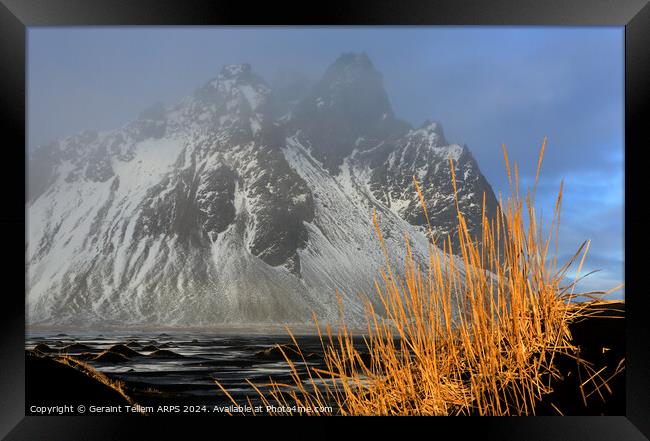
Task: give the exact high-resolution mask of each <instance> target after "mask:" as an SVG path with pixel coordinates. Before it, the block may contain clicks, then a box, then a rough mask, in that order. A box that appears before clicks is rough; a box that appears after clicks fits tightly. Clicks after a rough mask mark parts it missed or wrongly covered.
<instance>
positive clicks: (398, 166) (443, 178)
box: [370, 122, 497, 246]
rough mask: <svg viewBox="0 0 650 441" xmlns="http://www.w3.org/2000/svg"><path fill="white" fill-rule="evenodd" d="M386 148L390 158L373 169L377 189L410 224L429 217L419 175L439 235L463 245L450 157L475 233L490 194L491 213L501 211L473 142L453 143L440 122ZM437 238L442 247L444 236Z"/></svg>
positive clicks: (423, 222)
mask: <svg viewBox="0 0 650 441" xmlns="http://www.w3.org/2000/svg"><path fill="white" fill-rule="evenodd" d="M383 153H384V155H385V159H384V160H383V162H381V163H380V165H378V166H377V167H376V168H374V170H373V173H372V178H371V184H370V186H371V189H372V191H373V194H374V195H375V197H376V198H377V199H379V200H381V201H382V202H384V203H385V204H387V205H388V206H390V207H391V208H394V209H396V210H397V211H398V213H399V215H400V216H401V217H403V218H404V219H406V220H407V221H408V222H409V223H411V224H413V225H423V226H426V225H427V221H426V216H425V214H424V210H423V209H422V206H421V203H420V200H419V197H418V195H417V192H416V189H415V185H414V183H413V177H414V176H415V178H416V179H417V181H418V184H419V186H420V189H421V191H422V194H423V196H424V198H425V202H426V206H427V212H428V215H429V220H430V222H431V226H432V230H433V233H434V236H436V237H437V238H438V239H444V238H445V237H447V236H451V239H452V243H453V244H454V245H456V246H458V231H457V225H458V219H457V215H456V206H455V202H454V190H453V184H452V174H451V168H450V167H451V166H450V159H451V161H452V163H453V167H454V173H455V177H456V187H457V195H458V204H459V208H460V210H461V212H462V213H463V215H464V216H465V217H466V219H467V221H468V228H469V230H470V233H472V234H474V235H475V236H477V235H478V234H479V233H480V228H481V216H482V211H483V197H484V196H485V205H486V215H487V216H488V217H489V218H491V217H493V216H494V214H495V213H496V207H497V201H496V197H495V196H494V192H493V191H492V188H491V187H490V185H489V184H488V182H487V180H486V179H485V177H484V176H483V175H482V174H481V172H480V170H479V168H478V164H477V163H476V160H475V159H474V158H473V156H472V154H471V153H470V151H469V150H468V149H467V147H460V146H457V145H456V146H454V145H452V146H449V145H448V143H447V141H446V140H445V137H444V134H443V132H442V128H441V126H440V125H439V124H437V123H432V122H426V123H425V124H424V125H423V126H422V127H421V128H420V129H418V130H411V131H409V132H408V133H407V135H406V136H404V137H403V138H400V139H399V140H397V141H396V142H394V143H391V145H390V148H389V149H388V150H384V152H383ZM375 161H376V159H375ZM434 239H435V238H434ZM436 243H437V244H438V245H439V246H442V243H441V242H440V241H436Z"/></svg>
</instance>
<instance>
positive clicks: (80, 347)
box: [61, 343, 93, 352]
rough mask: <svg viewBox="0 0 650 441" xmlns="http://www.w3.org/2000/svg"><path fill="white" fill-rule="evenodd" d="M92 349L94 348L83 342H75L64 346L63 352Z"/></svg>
mask: <svg viewBox="0 0 650 441" xmlns="http://www.w3.org/2000/svg"><path fill="white" fill-rule="evenodd" d="M92 349H93V348H91V347H90V346H88V345H85V344H83V343H73V344H71V345H68V346H64V347H62V348H61V352H83V351H90V350H92Z"/></svg>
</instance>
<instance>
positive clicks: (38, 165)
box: [26, 54, 496, 327]
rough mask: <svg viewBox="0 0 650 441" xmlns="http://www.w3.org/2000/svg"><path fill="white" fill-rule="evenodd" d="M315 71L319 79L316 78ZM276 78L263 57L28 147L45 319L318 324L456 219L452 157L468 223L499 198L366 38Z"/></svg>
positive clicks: (31, 233) (33, 239) (473, 226)
mask: <svg viewBox="0 0 650 441" xmlns="http://www.w3.org/2000/svg"><path fill="white" fill-rule="evenodd" d="M303 84H304V82H303ZM288 88H290V86H288V85H287V84H285V85H284V87H283V89H282V90H280V91H279V92H278V93H276V92H274V90H272V89H271V87H270V86H269V85H268V84H267V83H266V82H265V81H264V80H263V79H262V78H261V77H259V76H258V75H256V74H255V73H254V72H253V70H252V68H251V66H250V65H248V64H240V65H230V66H226V67H224V68H223V69H222V70H221V72H220V73H219V74H218V75H217V76H216V77H215V78H213V79H212V80H210V81H208V82H207V83H206V84H204V85H203V86H202V87H200V88H198V89H197V90H196V91H195V92H194V93H193V94H192V95H191V96H189V97H187V98H185V99H183V100H182V101H181V102H179V103H177V104H175V105H171V106H165V105H162V104H156V105H154V106H152V107H150V108H149V109H146V110H145V111H143V112H142V113H141V114H140V115H139V117H138V118H137V119H136V120H135V121H133V122H131V123H129V124H127V125H125V126H124V127H122V128H120V129H117V130H114V131H109V132H102V133H97V132H93V131H84V132H81V133H78V134H76V135H73V136H70V137H67V138H65V139H62V140H59V141H56V142H53V143H51V144H49V145H46V146H43V147H41V148H39V149H37V150H35V151H34V152H33V153H32V155H31V157H30V159H29V182H28V185H29V192H28V200H27V201H26V204H27V214H28V236H27V253H26V254H27V255H26V271H27V281H28V295H27V320H28V323H29V324H31V325H42V326H51V325H74V326H94V325H98V324H100V325H103V326H179V327H181V326H213V325H222V324H238V325H243V326H246V325H256V324H277V323H307V322H310V321H311V317H312V312H314V313H315V314H316V316H317V317H318V318H319V319H321V320H325V321H332V320H336V319H337V318H338V311H339V308H338V301H337V298H336V295H335V293H336V291H337V290H338V291H339V293H340V294H341V297H342V300H343V303H344V306H345V311H346V318H348V319H350V320H355V319H358V318H359V317H361V315H362V312H363V307H362V302H361V301H360V299H359V294H360V293H365V294H368V295H372V294H373V292H374V288H373V282H374V280H375V279H376V278H377V276H378V270H379V268H380V267H381V266H382V265H383V264H384V263H385V260H384V255H383V254H382V250H381V249H380V246H379V241H378V240H377V237H376V233H375V231H374V227H373V223H372V213H373V211H374V210H376V212H377V214H378V219H379V224H380V227H381V229H382V232H383V233H384V237H385V240H386V244H387V248H388V250H389V259H390V260H391V262H393V263H397V264H398V265H399V263H400V262H402V261H403V258H404V255H405V252H406V248H405V244H404V236H405V235H407V236H409V238H410V240H411V244H412V247H413V252H414V255H415V258H416V259H418V260H419V261H421V262H426V256H427V255H428V247H429V238H427V236H426V234H425V232H426V229H425V228H424V225H425V222H426V221H425V219H424V216H423V213H422V209H421V207H420V204H419V199H418V196H417V194H416V193H415V190H414V186H413V183H412V176H413V175H415V176H417V178H418V180H419V181H420V183H421V186H422V189H423V192H424V194H425V196H426V203H427V207H428V209H429V213H430V219H431V222H432V225H433V227H434V230H435V233H436V236H439V237H445V236H446V235H448V234H449V235H451V237H452V240H454V241H455V240H456V237H455V233H454V213H455V208H454V204H453V192H452V188H451V180H450V172H449V164H448V160H449V159H448V158H450V157H451V158H452V160H453V163H454V166H455V167H456V175H457V179H458V186H459V197H460V207H461V210H462V211H463V212H464V213H465V214H466V215H467V216H468V224H469V228H470V230H473V231H477V229H478V227H479V225H480V216H481V207H482V200H483V195H484V194H485V197H486V201H487V208H488V214H490V213H493V212H494V209H495V207H496V199H495V197H494V194H493V192H492V190H491V188H490V185H489V184H488V183H487V181H486V180H485V178H484V177H483V175H482V174H481V172H480V170H479V168H478V165H477V163H476V161H475V160H474V158H473V157H472V155H471V153H470V151H469V150H468V149H467V147H461V146H459V145H456V144H449V143H448V142H447V141H446V139H445V137H444V135H443V132H442V128H441V126H440V125H439V124H437V123H432V122H426V123H425V124H424V125H422V126H421V127H419V128H417V129H416V128H413V127H411V126H410V125H409V124H408V123H406V122H404V121H401V120H399V119H397V118H396V117H395V115H394V114H393V111H392V108H391V105H390V102H389V99H388V95H387V93H386V91H385V90H384V87H383V80H382V76H381V74H380V73H379V72H378V71H377V70H376V69H375V68H374V66H373V64H372V62H371V61H370V59H369V58H368V57H367V56H366V55H365V54H344V55H342V56H341V57H340V58H338V59H337V60H336V61H335V62H334V63H333V64H332V65H331V66H330V67H329V68H328V69H327V71H326V72H325V74H324V76H323V77H322V79H321V80H320V81H318V82H317V83H316V84H314V85H313V86H312V87H310V88H307V87H305V89H304V90H301V92H300V93H299V94H295V95H291V94H290V93H289V91H288Z"/></svg>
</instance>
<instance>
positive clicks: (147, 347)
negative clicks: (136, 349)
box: [140, 345, 158, 352]
mask: <svg viewBox="0 0 650 441" xmlns="http://www.w3.org/2000/svg"><path fill="white" fill-rule="evenodd" d="M140 350H141V351H143V352H151V351H157V350H158V348H157V347H156V346H154V345H147V346H145V347H144V348H142V349H140Z"/></svg>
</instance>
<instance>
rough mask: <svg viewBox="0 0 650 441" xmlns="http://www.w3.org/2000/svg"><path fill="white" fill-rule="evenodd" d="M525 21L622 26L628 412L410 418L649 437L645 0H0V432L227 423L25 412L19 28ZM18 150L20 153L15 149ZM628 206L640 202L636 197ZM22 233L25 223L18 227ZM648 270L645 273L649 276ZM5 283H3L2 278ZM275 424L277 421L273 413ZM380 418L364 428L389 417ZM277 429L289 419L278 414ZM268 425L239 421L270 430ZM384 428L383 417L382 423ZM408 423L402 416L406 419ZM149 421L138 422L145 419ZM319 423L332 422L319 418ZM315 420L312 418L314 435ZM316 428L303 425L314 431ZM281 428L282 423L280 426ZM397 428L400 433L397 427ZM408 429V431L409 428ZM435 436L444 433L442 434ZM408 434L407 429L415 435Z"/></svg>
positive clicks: (68, 434) (510, 434) (648, 12)
mask: <svg viewBox="0 0 650 441" xmlns="http://www.w3.org/2000/svg"><path fill="white" fill-rule="evenodd" d="M236 24H241V25H271V24H273V25H320V26H324V25H325V26H326V25H534V26H624V27H625V155H626V161H625V221H626V226H625V235H626V236H625V263H626V265H625V281H626V289H625V291H626V385H627V388H626V415H625V416H612V417H520V418H496V417H489V418H487V417H484V418H463V419H458V418H428V419H424V421H423V420H419V421H418V422H424V424H425V425H426V426H427V427H426V431H427V432H429V433H432V434H437V433H439V434H441V436H442V434H443V433H453V434H454V435H453V436H454V438H456V437H457V436H460V437H461V438H463V437H464V436H466V435H470V436H472V435H473V436H475V437H477V436H481V437H487V438H488V439H500V440H517V441H520V440H537V439H540V440H541V439H549V440H550V439H553V440H565V439H588V440H643V439H648V438H650V417H649V416H648V413H649V412H648V410H650V383H649V382H648V377H649V374H650V350H649V349H650V347H649V344H648V341H650V339H649V337H650V335H649V334H648V330H647V327H646V323H647V319H646V318H645V317H644V315H645V314H647V313H648V300H647V298H648V297H647V295H646V292H645V290H644V289H643V287H642V283H643V270H644V268H643V267H642V266H644V265H645V264H646V262H645V259H641V258H637V259H635V258H634V257H635V256H641V255H642V254H641V253H642V252H643V248H644V245H645V244H644V243H643V241H642V240H639V238H642V237H644V235H643V233H642V232H641V231H640V230H641V228H643V227H644V223H643V222H642V220H643V218H642V216H643V215H642V212H641V210H640V209H638V207H641V206H643V199H642V197H643V196H642V195H643V193H642V191H643V189H644V187H643V178H644V173H643V167H644V161H643V160H641V159H640V155H641V154H642V153H641V152H642V151H643V150H644V148H648V147H650V130H648V129H647V127H645V126H646V125H647V124H644V120H643V119H644V117H645V116H646V115H647V110H648V107H649V103H650V100H649V99H648V97H650V45H649V44H648V41H649V40H650V4H648V0H591V1H589V0H570V1H569V0H564V1H556V0H553V1H539V0H498V1H497V0H494V1H476V0H474V1H473V0H441V1H429V2H425V1H420V2H417V3H416V2H409V1H402V2H396V1H390V0H356V1H354V2H345V1H340V0H337V1H329V2H322V3H318V4H308V3H307V2H285V3H282V4H278V3H276V2H265V3H262V2H260V3H259V4H254V5H253V4H252V3H250V2H233V1H229V2H226V1H221V0H219V1H204V0H201V1H192V2H190V1H184V2H183V1H180V0H175V1H170V0H141V1H120V0H92V1H91V0H67V1H66V0H0V56H1V57H0V60H2V63H1V65H0V92H1V93H0V126H1V130H0V135H1V137H0V139H1V142H2V147H3V148H2V153H1V154H2V156H1V157H2V158H3V159H4V167H3V171H2V173H1V174H0V176H1V178H0V179H1V180H2V185H1V186H0V189H2V190H3V191H2V202H3V203H2V214H0V223H1V225H0V234H2V237H3V239H4V240H3V241H2V246H0V249H2V252H3V254H4V255H5V257H6V258H5V259H4V260H3V265H2V268H3V274H4V277H3V281H4V282H5V283H3V287H4V288H5V289H4V290H3V291H4V293H3V299H2V307H1V308H0V311H1V312H0V314H1V316H2V319H1V320H0V327H1V330H0V354H1V355H2V364H1V365H0V372H1V373H0V436H3V437H6V439H9V440H21V439H30V440H31V439H35V440H36V439H62V440H63V439H64V440H73V439H93V440H95V439H132V438H135V437H136V434H137V433H139V431H140V430H142V429H145V430H147V432H146V433H147V435H148V437H146V438H143V439H150V438H149V437H151V438H153V437H154V431H160V430H164V431H165V433H168V432H167V431H168V430H169V429H172V428H174V427H183V426H185V427H186V424H191V425H192V432H194V430H197V427H199V426H201V425H204V424H205V425H207V427H208V429H209V430H211V431H212V433H213V436H215V437H216V436H217V433H218V431H221V430H223V428H219V429H218V426H219V427H221V426H222V425H223V424H225V423H224V419H223V418H222V419H219V423H218V426H217V423H215V420H214V419H211V418H210V419H206V418H205V417H191V418H192V419H191V421H184V422H183V424H178V421H179V419H178V418H180V417H172V418H159V417H148V418H140V417H133V416H123V417H121V416H79V417H72V416H57V417H37V416H29V417H25V415H24V409H25V406H24V383H25V378H24V361H25V358H24V338H25V333H24V331H25V329H24V324H25V304H24V297H23V296H22V295H21V294H19V290H20V289H21V288H20V287H21V286H22V287H23V289H24V287H25V277H24V274H25V273H24V271H25V267H24V261H23V262H21V258H20V257H19V256H20V255H21V254H22V255H23V256H24V254H23V253H24V252H25V242H24V239H25V236H24V235H21V234H19V231H23V233H25V199H24V196H25V194H24V193H21V192H20V191H19V188H20V184H21V183H22V184H23V185H24V184H25V176H26V161H25V154H26V148H27V147H26V142H25V141H26V138H25V136H26V131H25V118H26V113H25V107H26V104H25V102H26V94H25V92H26V84H25V82H26V77H25V73H26V63H25V62H26V30H27V28H28V27H31V26H108V25H110V26H114V25H236ZM21 145H23V146H24V148H25V150H22V149H21V148H20V146H21ZM637 201H638V202H639V203H638V204H637ZM21 229H22V230H21ZM646 272H647V271H646ZM8 282H11V283H8ZM280 420H281V419H280ZM386 421H387V420H386V419H384V420H381V421H380V422H378V423H375V422H373V425H376V424H380V423H386ZM282 423H284V424H286V421H282ZM276 424H278V423H277V422H273V423H270V422H268V421H265V422H264V423H263V424H254V425H251V424H246V425H243V426H242V427H241V428H242V430H246V432H247V437H248V434H249V431H250V429H252V428H254V427H251V426H260V427H261V428H262V429H263V430H268V431H270V430H275V428H274V429H272V427H273V426H275V425H276ZM389 424H391V423H390V422H389ZM409 424H410V422H409ZM145 425H146V426H147V427H146V428H144V427H143V426H145ZM327 426H328V427H333V426H330V425H329V424H327ZM321 427H323V428H325V427H324V425H322V424H320V423H319V424H318V430H319V432H320V431H321ZM314 428H315V425H314V426H312V428H311V432H312V433H313V430H314ZM278 430H287V427H285V428H284V429H278ZM398 430H399V428H398ZM413 430H415V429H413ZM441 431H444V432H441ZM413 436H415V433H414V434H413Z"/></svg>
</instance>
